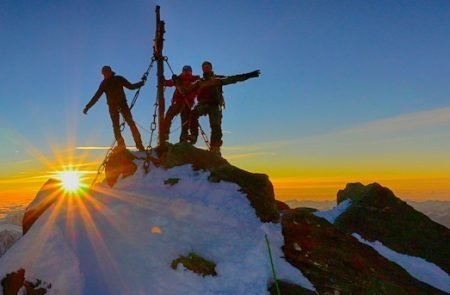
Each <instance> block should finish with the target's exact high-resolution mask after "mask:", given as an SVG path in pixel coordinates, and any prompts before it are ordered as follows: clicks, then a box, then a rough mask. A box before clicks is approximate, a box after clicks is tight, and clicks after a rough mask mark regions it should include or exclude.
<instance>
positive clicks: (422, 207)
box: [406, 200, 450, 228]
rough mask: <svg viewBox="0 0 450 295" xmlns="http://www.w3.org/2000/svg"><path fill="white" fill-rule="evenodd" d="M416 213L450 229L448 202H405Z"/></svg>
mask: <svg viewBox="0 0 450 295" xmlns="http://www.w3.org/2000/svg"><path fill="white" fill-rule="evenodd" d="M406 202H407V203H408V204H409V205H411V206H412V207H413V208H414V209H416V210H417V211H420V212H422V213H423V214H425V215H427V216H428V217H430V218H431V219H432V220H434V221H436V222H437V223H440V224H442V225H445V226H446V227H447V228H450V201H423V202H417V201H408V200H407V201H406Z"/></svg>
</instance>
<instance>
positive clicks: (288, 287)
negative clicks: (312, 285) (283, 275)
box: [269, 281, 317, 295]
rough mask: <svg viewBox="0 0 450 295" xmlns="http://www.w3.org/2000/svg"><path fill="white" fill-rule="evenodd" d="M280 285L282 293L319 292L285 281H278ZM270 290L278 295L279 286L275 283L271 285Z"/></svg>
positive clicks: (309, 293)
mask: <svg viewBox="0 0 450 295" xmlns="http://www.w3.org/2000/svg"><path fill="white" fill-rule="evenodd" d="M278 287H279V288H280V294H282V295H313V294H317V293H316V292H314V291H311V290H308V289H305V288H303V287H302V286H298V285H295V284H291V283H287V282H284V281H278ZM269 292H270V294H271V295H277V294H278V292H277V288H276V285H275V283H273V284H272V285H271V286H270V287H269Z"/></svg>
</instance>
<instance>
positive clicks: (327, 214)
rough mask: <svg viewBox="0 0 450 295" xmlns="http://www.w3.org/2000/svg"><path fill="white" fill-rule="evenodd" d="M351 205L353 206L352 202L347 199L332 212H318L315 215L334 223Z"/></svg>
mask: <svg viewBox="0 0 450 295" xmlns="http://www.w3.org/2000/svg"><path fill="white" fill-rule="evenodd" d="M351 204H352V201H351V200H350V199H347V200H345V201H343V202H341V203H340V204H339V205H337V206H336V207H334V208H332V209H330V210H325V211H316V212H314V213H313V214H314V215H315V216H317V217H320V218H323V219H326V220H327V221H328V222H329V223H334V222H335V221H336V219H337V218H338V217H339V216H340V215H341V214H342V213H344V212H345V210H347V209H348V207H350V205H351Z"/></svg>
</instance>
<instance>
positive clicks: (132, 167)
mask: <svg viewBox="0 0 450 295" xmlns="http://www.w3.org/2000/svg"><path fill="white" fill-rule="evenodd" d="M135 159H136V157H135V156H134V155H133V154H132V153H131V152H129V151H128V150H126V149H120V148H114V149H113V150H112V151H111V154H110V155H109V158H108V160H107V161H106V163H105V178H106V182H107V183H108V185H109V186H110V187H113V186H114V184H116V182H117V179H118V178H119V177H120V176H122V177H123V178H125V177H127V176H130V175H133V174H134V173H135V172H136V170H137V166H136V164H134V162H133V160H135Z"/></svg>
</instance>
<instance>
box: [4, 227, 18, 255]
mask: <svg viewBox="0 0 450 295" xmlns="http://www.w3.org/2000/svg"><path fill="white" fill-rule="evenodd" d="M21 236H22V228H21V227H20V226H18V225H15V224H0V256H2V255H3V254H5V253H6V251H8V249H9V248H11V246H12V245H14V243H15V242H16V241H17V240H18V239H20V237H21Z"/></svg>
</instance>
